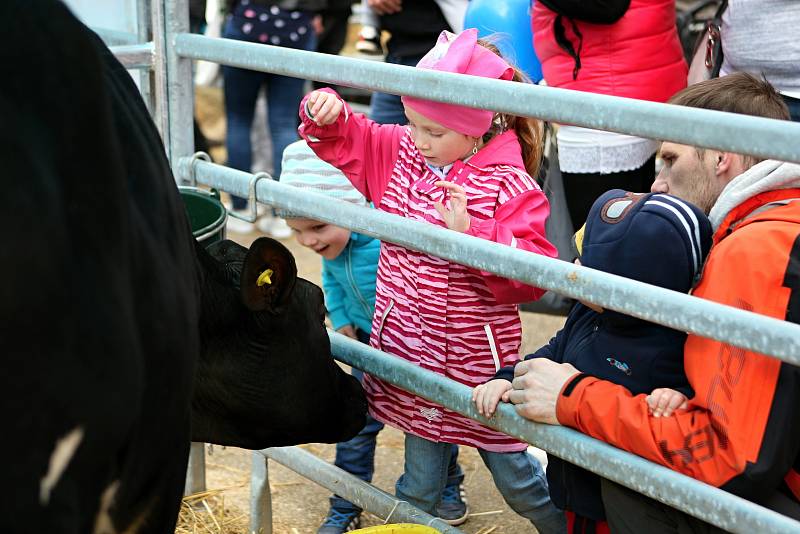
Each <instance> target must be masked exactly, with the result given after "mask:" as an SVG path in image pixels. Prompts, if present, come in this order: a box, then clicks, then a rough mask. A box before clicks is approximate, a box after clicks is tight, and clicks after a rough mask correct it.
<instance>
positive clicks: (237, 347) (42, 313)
mask: <svg viewBox="0 0 800 534" xmlns="http://www.w3.org/2000/svg"><path fill="white" fill-rule="evenodd" d="M0 65H2V67H0V68H2V75H0V183H2V186H3V187H2V191H3V198H4V200H5V202H4V205H3V207H2V208H0V223H1V224H0V227H1V228H2V233H3V238H2V254H1V255H0V398H2V405H1V406H0V407H2V411H0V413H1V414H2V421H0V436H1V440H2V441H1V442H0V443H2V444H1V445H0V450H2V454H0V460H1V461H2V462H3V464H4V465H3V467H2V468H0V485H1V486H2V488H3V496H2V498H0V532H4V533H5V532H48V533H53V532H68V533H73V532H74V533H87V532H98V533H101V532H102V533H105V532H170V531H172V530H173V529H174V524H175V518H176V515H177V511H178V505H179V500H180V497H181V491H182V488H183V481H184V475H185V472H186V464H187V456H188V448H189V442H190V439H193V440H196V441H208V442H213V443H220V444H227V445H237V446H242V447H248V448H262V447H267V446H274V445H286V444H294V443H302V442H316V441H324V442H335V441H340V440H344V439H347V438H349V437H351V436H352V435H354V434H355V433H356V432H357V431H358V430H359V429H360V428H361V426H362V425H363V423H364V413H365V409H366V404H365V400H364V395H363V392H362V390H361V387H360V385H359V384H358V382H357V381H356V380H355V379H353V378H352V377H350V376H348V375H347V374H345V373H343V372H342V371H341V370H340V369H339V368H338V367H337V366H336V364H335V363H334V362H333V360H332V359H331V355H330V345H329V342H328V338H327V336H326V333H325V330H324V327H323V324H322V321H323V315H324V309H323V300H322V294H321V292H320V290H319V288H317V287H316V286H314V285H313V284H311V283H310V282H308V281H306V280H302V279H300V278H297V272H296V267H295V264H294V259H293V258H292V256H291V254H290V253H289V251H288V250H286V248H284V247H283V246H282V245H280V243H278V242H276V241H273V240H270V239H260V240H258V241H256V242H255V243H254V244H253V246H252V247H251V248H250V249H249V250H247V249H244V248H242V247H239V246H238V245H235V244H233V243H230V242H223V243H220V244H217V245H215V246H214V247H213V248H212V249H211V251H210V254H209V253H208V252H206V250H205V249H204V248H203V247H202V246H200V245H198V244H197V243H196V241H195V240H194V239H193V238H192V236H191V232H190V229H189V226H188V222H187V218H186V215H185V211H184V207H183V203H182V201H181V198H180V196H179V194H178V191H177V188H176V186H175V183H174V181H173V177H172V174H171V172H170V168H169V166H168V162H167V160H166V158H165V155H164V149H163V146H162V145H161V141H160V138H159V136H158V133H157V131H156V129H155V127H154V125H153V123H152V121H151V120H150V118H149V115H148V112H147V110H146V109H145V106H144V104H143V102H142V100H141V98H140V96H139V93H138V91H137V89H136V87H135V85H134V84H133V82H132V80H131V78H130V76H129V75H128V73H127V72H126V71H125V70H124V69H123V68H122V66H121V65H120V64H119V63H118V62H117V61H116V60H115V59H114V57H113V56H112V55H111V54H110V52H109V51H108V50H107V49H106V48H105V46H103V44H102V42H101V41H100V40H99V39H98V38H97V36H96V35H94V34H93V33H91V32H90V31H89V30H88V29H87V28H86V27H84V26H83V25H82V24H81V23H80V22H78V21H77V19H75V17H74V16H72V14H71V13H70V12H69V11H68V9H67V8H66V7H65V6H64V5H63V4H61V2H59V1H57V0H3V1H2V2H0ZM266 269H271V270H272V271H273V274H272V276H271V279H270V281H269V282H268V283H263V284H262V285H259V284H258V283H257V279H258V278H259V276H260V275H261V273H263V272H264V271H265V270H266ZM263 281H264V280H263V279H262V282H263Z"/></svg>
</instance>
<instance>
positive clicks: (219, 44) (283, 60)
mask: <svg viewBox="0 0 800 534" xmlns="http://www.w3.org/2000/svg"><path fill="white" fill-rule="evenodd" d="M175 48H176V51H177V53H178V54H179V55H181V56H183V57H188V58H193V59H204V60H207V61H214V62H217V63H220V64H222V65H231V66H234V67H241V68H246V69H252V70H258V71H263V72H274V73H277V74H283V75H286V76H295V77H299V78H306V79H312V80H320V81H324V82H330V83H333V84H337V85H346V86H350V87H358V88H363V89H371V90H376V91H382V92H386V93H393V94H406V95H412V96H417V97H422V98H428V99H430V100H437V101H440V102H449V103H452V104H460V105H464V106H469V107H476V108H482V109H490V110H494V111H501V112H505V113H512V114H514V115H524V116H530V117H539V118H541V119H545V120H549V121H555V122H560V123H564V124H574V125H578V126H585V127H589V128H596V129H600V130H607V131H612V132H620V133H626V134H632V135H638V136H641V137H648V138H652V139H663V140H669V141H674V142H677V143H683V144H687V145H695V146H703V147H710V148H717V149H720V150H727V151H732V152H736V153H739V154H751V155H754V156H759V157H763V158H773V159H778V160H782V161H798V162H800V144H798V143H797V139H800V124H795V123H792V122H790V121H778V120H773V119H765V118H761V117H751V116H747V115H737V114H733V113H723V112H719V111H710V110H705V109H695V108H686V107H682V106H674V105H668V104H660V103H655V102H647V101H643V100H636V99H631V98H621V97H613V96H608V95H600V94H593V93H586V92H582V91H570V90H565V89H557V88H553V87H543V86H538V85H532V84H518V83H513V82H505V81H500V80H490V79H487V78H481V77H478V76H466V75H460V74H451V73H445V72H436V71H432V70H425V69H415V68H413V67H406V66H402V65H391V64H387V63H381V62H376V61H368V60H363V59H355V58H346V57H340V56H332V55H329V54H319V53H316V52H306V51H302V50H293V49H291V48H285V47H277V46H270V45H262V44H258V43H245V42H242V41H235V40H231V39H219V38H212V37H204V36H200V35H193V34H186V33H184V34H179V35H176V37H175Z"/></svg>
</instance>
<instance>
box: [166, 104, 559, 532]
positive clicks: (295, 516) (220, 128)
mask: <svg viewBox="0 0 800 534" xmlns="http://www.w3.org/2000/svg"><path fill="white" fill-rule="evenodd" d="M198 118H199V120H200V124H201V127H202V128H203V130H204V132H205V133H206V135H207V136H208V137H209V138H210V140H211V141H212V144H214V143H215V142H216V143H217V144H218V142H219V141H221V140H222V136H223V135H224V118H223V116H222V111H221V95H220V91H219V89H215V88H202V89H201V90H200V91H199V93H198ZM212 155H213V156H214V159H215V160H216V161H218V162H220V161H224V148H222V147H217V148H214V149H212ZM228 237H229V238H231V239H233V240H235V241H237V242H239V243H241V244H243V245H246V246H247V245H249V244H250V243H251V242H252V241H253V240H254V239H256V238H257V237H258V234H257V233H255V232H252V233H249V234H235V233H229V234H228ZM283 243H284V244H286V245H287V246H288V247H289V248H290V249H291V250H292V252H293V253H294V255H295V258H296V260H297V264H298V270H299V275H300V276H301V277H303V278H306V279H308V280H311V281H313V282H315V283H317V284H319V283H320V258H319V257H318V256H317V255H316V254H314V253H313V252H311V251H310V250H308V249H305V248H303V247H300V246H299V245H297V244H296V243H295V242H294V240H293V239H288V240H284V241H283ZM522 315H523V336H524V337H523V347H522V349H523V351H524V352H523V353H526V352H531V351H532V350H534V349H536V348H538V347H539V346H541V345H542V344H544V343H545V342H547V340H548V339H549V338H550V337H551V336H552V335H553V334H554V333H555V332H556V331H557V330H558V329H559V328H560V327H561V326H562V325H563V322H564V319H563V318H561V317H552V316H547V315H538V314H533V313H527V312H523V314H522ZM303 447H304V448H305V449H306V450H308V451H309V452H311V453H313V454H316V455H318V456H320V457H321V458H323V459H325V460H326V461H329V462H332V461H333V457H334V454H335V449H334V446H333V445H327V444H309V445H304V446H303ZM251 455H252V453H251V452H250V451H245V450H241V449H234V448H220V447H214V448H213V450H212V451H209V452H208V454H207V457H206V469H207V487H208V489H209V490H217V491H219V492H220V493H219V497H218V498H217V499H216V502H217V503H218V504H220V503H222V502H223V501H224V506H222V505H220V508H222V507H224V509H225V518H226V521H227V526H226V527H225V528H224V530H223V531H224V532H226V533H232V532H242V533H245V532H248V521H249V514H248V510H249V500H248V499H249V476H250V464H251ZM459 460H460V462H461V465H462V467H463V469H464V471H465V473H466V480H465V488H466V494H467V501H468V503H469V507H470V513H471V514H472V515H471V516H470V518H469V520H468V521H467V522H466V523H465V524H464V525H462V527H461V528H462V529H463V530H464V532H467V533H470V534H476V533H478V532H479V531H481V533H482V534H483V533H486V532H487V531H488V530H489V529H491V528H492V527H496V528H494V529H493V530H491V532H493V533H494V534H511V533H517V532H535V530H534V529H533V527H532V526H531V524H530V523H529V522H527V520H524V519H522V518H521V517H519V516H517V515H516V514H515V513H514V512H513V511H512V510H511V509H510V508H509V507H508V506H507V505H506V504H505V502H504V501H503V499H502V497H501V496H500V494H499V493H498V491H497V490H496V488H495V487H494V484H493V483H492V481H491V476H490V474H489V472H488V470H487V469H486V467H485V466H484V465H483V462H482V461H481V460H480V457H479V456H478V454H477V452H476V451H475V450H474V449H470V448H468V447H462V448H461V453H460V456H459ZM375 466H376V469H375V478H374V481H373V483H374V484H375V485H376V486H378V487H379V488H381V489H383V490H385V491H387V492H389V493H394V483H395V481H396V480H397V478H398V477H399V476H400V474H401V473H402V468H403V435H402V433H401V432H399V431H397V430H395V429H393V428H389V427H387V428H386V429H385V430H384V431H382V432H381V434H380V435H379V438H378V449H377V452H376V459H375ZM269 473H270V486H271V488H272V496H273V528H274V532H275V533H276V534H306V533H313V532H315V531H316V529H317V527H318V526H319V524H320V522H321V521H322V519H323V518H324V516H325V514H326V512H327V507H328V497H329V494H330V493H329V492H328V490H326V489H324V488H322V487H320V486H318V485H316V484H315V483H313V482H311V481H309V480H307V479H304V478H302V477H300V476H299V475H297V474H295V473H293V472H292V471H290V470H288V469H286V468H284V467H283V466H281V465H279V464H277V463H275V462H272V461H270V462H269ZM192 513H193V514H197V515H202V514H205V513H206V512H205V511H203V510H202V509H201V510H195V511H194V512H192ZM217 513H218V514H219V513H221V511H219V512H217ZM217 522H218V523H222V521H221V520H217ZM207 523H208V521H207ZM211 523H213V520H212V521H211ZM382 523H383V520H382V519H381V518H378V517H375V516H372V515H370V514H368V513H367V514H364V519H363V521H362V526H372V525H379V524H382ZM207 531H213V532H220V530H202V529H199V528H198V527H197V526H196V525H192V521H188V522H186V521H184V522H182V523H180V524H179V528H178V530H176V532H181V533H183V532H207Z"/></svg>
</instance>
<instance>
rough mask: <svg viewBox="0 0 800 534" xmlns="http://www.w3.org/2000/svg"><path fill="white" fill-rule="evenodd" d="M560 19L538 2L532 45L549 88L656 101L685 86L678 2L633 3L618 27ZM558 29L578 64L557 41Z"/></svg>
mask: <svg viewBox="0 0 800 534" xmlns="http://www.w3.org/2000/svg"><path fill="white" fill-rule="evenodd" d="M558 17H559V15H558V14H557V13H555V12H554V11H552V10H550V9H549V8H547V7H545V6H544V5H543V4H542V2H536V3H534V7H533V13H532V17H531V19H532V25H533V44H534V48H535V49H536V55H537V56H538V57H539V60H540V61H541V63H542V71H543V73H544V79H545V81H546V82H547V84H548V85H549V86H551V87H560V88H563V89H574V90H577V91H587V92H590V93H600V94H605V95H613V96H624V97H629V98H638V99H641V100H651V101H654V102H666V101H667V100H668V99H669V98H670V97H671V96H672V95H673V94H675V93H676V92H678V91H680V90H681V89H683V88H684V87H686V74H687V66H686V62H685V61H684V59H683V52H682V49H681V44H680V40H679V39H678V33H677V31H676V29H675V2H674V0H631V2H630V7H629V8H628V10H627V11H626V12H625V14H624V15H623V16H622V18H620V19H619V20H618V21H617V22H615V23H613V24H592V23H589V22H584V21H580V20H577V19H570V18H568V17H566V16H562V17H561V20H560V23H557V22H556V19H557V18H558ZM559 25H560V26H561V27H563V29H564V37H566V40H567V41H569V43H571V44H572V48H573V49H574V51H575V55H576V56H577V57H578V58H579V61H577V60H576V58H575V57H573V56H572V55H571V54H570V53H569V52H568V51H567V50H565V49H564V48H562V47H561V46H560V45H559V43H558V42H557V40H556V32H557V27H558V26H559ZM578 64H579V65H580V67H579V68H576V67H577V65H578Z"/></svg>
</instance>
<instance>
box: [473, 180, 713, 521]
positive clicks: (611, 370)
mask: <svg viewBox="0 0 800 534" xmlns="http://www.w3.org/2000/svg"><path fill="white" fill-rule="evenodd" d="M711 237H712V230H711V224H710V223H709V221H708V218H707V217H706V215H705V214H704V213H703V212H702V211H701V210H700V209H699V208H697V207H696V206H694V205H692V204H690V203H688V202H686V201H684V200H681V199H679V198H677V197H674V196H671V195H665V194H658V193H650V194H638V193H629V192H626V191H622V190H619V189H614V190H611V191H608V192H606V193H604V194H603V195H601V196H600V198H598V199H597V200H596V201H595V202H594V205H593V206H592V209H591V210H590V212H589V216H588V218H587V220H586V224H585V225H584V226H583V227H582V228H581V229H580V230H579V231H578V232H577V233H576V234H575V247H576V249H577V252H578V260H579V263H580V264H582V265H584V266H586V267H591V268H592V269H597V270H600V271H605V272H608V273H612V274H616V275H619V276H624V277H625V278H631V279H633V280H638V281H640V282H644V283H647V284H651V285H655V286H660V287H663V288H666V289H672V290H673V291H679V292H681V293H686V292H688V291H689V290H690V289H691V288H692V287H693V285H694V283H695V281H696V280H697V279H698V278H699V275H700V271H701V269H702V266H703V261H704V259H705V257H706V255H707V254H708V251H709V249H710V248H711ZM685 341H686V333H685V332H678V331H676V330H673V329H671V328H668V327H666V326H661V325H657V324H653V323H649V322H647V321H644V320H642V319H637V318H635V317H630V316H627V315H624V314H622V313H618V312H615V311H612V310H604V309H603V308H601V307H600V306H597V305H595V304H591V303H586V302H578V303H576V304H575V305H574V306H573V308H572V309H571V310H570V313H569V316H568V317H567V321H566V323H565V324H564V328H563V329H561V330H560V331H559V332H558V333H557V334H556V335H555V337H554V338H553V339H551V340H550V342H549V343H548V344H547V345H545V346H544V347H542V348H540V349H539V350H537V351H536V352H534V353H533V354H529V355H527V356H525V359H526V360H528V359H532V358H548V359H550V360H554V361H557V362H560V363H564V362H568V363H571V364H572V365H574V366H575V367H576V368H578V369H579V370H580V371H582V372H584V373H588V374H590V375H593V376H596V377H599V378H602V379H605V380H610V381H613V382H616V383H617V384H620V385H623V386H625V387H626V388H628V389H629V390H630V391H631V392H632V393H633V394H634V395H637V394H641V393H646V394H649V395H648V397H647V402H648V405H649V407H650V410H651V412H652V413H653V414H654V415H656V416H669V414H671V413H672V411H673V410H675V409H680V408H683V407H685V404H686V400H687V398H689V397H691V396H693V395H694V392H693V391H692V389H691V388H690V387H689V384H688V381H687V379H686V375H685V373H684V368H683V344H684V342H685ZM513 379H514V368H513V367H504V368H502V369H500V370H499V371H498V372H497V374H496V375H495V378H494V379H493V380H490V381H489V382H487V383H485V384H482V385H480V386H477V387H476V388H475V389H474V390H473V394H472V399H473V401H474V402H475V404H476V406H477V408H478V412H480V413H481V414H482V415H485V416H487V417H491V416H492V415H494V412H495V410H496V408H497V404H498V402H499V401H501V400H502V401H503V402H508V395H509V392H510V391H511V382H512V380H513ZM547 480H548V484H549V487H550V497H551V499H552V501H553V503H554V504H555V505H556V506H557V507H559V508H561V509H563V510H565V511H566V512H567V519H568V529H569V532H590V531H591V532H598V533H602V532H608V526H607V525H606V523H605V512H604V510H603V502H602V499H601V496H600V477H598V476H597V475H595V474H593V473H590V472H589V471H586V470H584V469H582V468H579V467H577V466H574V465H572V464H570V463H568V462H565V461H564V460H561V459H560V458H556V457H553V456H551V457H550V465H549V466H548V469H547ZM587 529H588V530H587Z"/></svg>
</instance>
